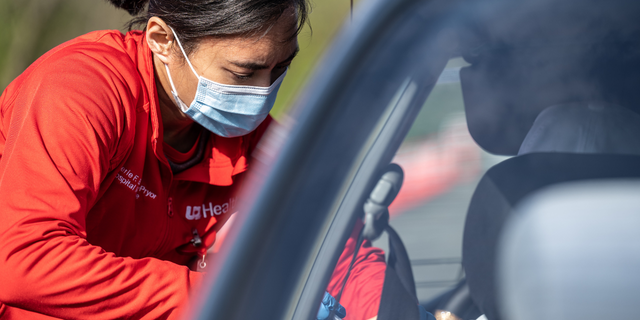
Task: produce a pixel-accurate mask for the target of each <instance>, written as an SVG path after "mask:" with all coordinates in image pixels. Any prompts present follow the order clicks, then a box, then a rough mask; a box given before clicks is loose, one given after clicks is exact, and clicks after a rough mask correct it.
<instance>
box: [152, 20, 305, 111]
mask: <svg viewBox="0 0 640 320" xmlns="http://www.w3.org/2000/svg"><path fill="white" fill-rule="evenodd" d="M296 28H297V17H296V15H295V12H294V10H290V12H285V13H284V14H283V15H282V16H281V17H280V18H279V19H278V21H277V22H276V23H275V25H274V26H273V27H272V28H271V29H269V30H268V32H266V34H265V33H264V32H262V33H259V34H258V35H257V36H254V37H240V36H235V37H225V38H206V39H203V40H201V41H200V42H199V43H198V45H197V47H196V48H195V50H193V52H192V53H191V54H190V56H189V60H190V61H191V63H192V65H193V67H194V68H195V71H196V72H197V73H198V75H199V76H203V77H205V78H207V79H209V80H212V81H215V82H218V83H222V84H229V85H245V86H260V87H268V86H270V85H271V84H272V83H273V82H274V81H275V80H276V79H277V78H278V77H279V76H280V75H282V73H284V71H285V70H286V68H287V67H288V66H289V64H291V61H292V60H293V58H294V57H295V55H296V54H297V52H298V42H297V40H296V38H295V37H294V38H293V39H291V35H292V34H293V33H294V32H295V30H296ZM147 39H148V40H147V41H148V42H149V47H150V48H151V51H152V52H153V53H154V62H155V67H156V68H155V69H156V72H157V75H158V80H159V82H160V84H161V85H162V88H163V89H164V91H165V92H166V93H169V92H170V90H171V86H170V84H169V80H168V77H167V74H166V71H165V68H164V64H167V65H168V66H169V69H170V72H171V78H172V80H173V83H174V85H175V87H176V90H177V91H178V95H179V97H180V99H182V100H183V101H184V103H186V104H187V105H190V104H191V102H192V101H193V99H194V97H195V94H196V89H197V85H198V78H197V77H196V75H195V74H194V73H193V71H192V70H191V68H190V67H189V65H188V64H187V62H186V60H185V59H184V56H183V54H182V51H181V50H180V48H179V47H178V44H177V42H176V41H175V38H174V37H173V32H172V31H171V29H170V28H168V27H167V26H166V24H165V23H164V22H163V21H162V20H161V19H159V18H157V17H154V18H151V19H150V20H149V24H148V28H147Z"/></svg>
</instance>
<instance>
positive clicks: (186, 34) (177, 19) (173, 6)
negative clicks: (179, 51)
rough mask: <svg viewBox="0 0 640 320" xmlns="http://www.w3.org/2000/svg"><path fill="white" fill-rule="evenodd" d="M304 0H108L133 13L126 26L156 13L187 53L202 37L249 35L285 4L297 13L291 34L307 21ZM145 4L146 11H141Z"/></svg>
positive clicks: (265, 25) (268, 24)
mask: <svg viewBox="0 0 640 320" xmlns="http://www.w3.org/2000/svg"><path fill="white" fill-rule="evenodd" d="M307 1H308V0H188V1H185V0H109V2H111V3H112V4H113V5H115V6H116V7H118V8H122V9H125V10H127V11H128V12H129V14H131V15H133V16H136V15H138V16H137V17H136V18H134V19H133V20H131V22H130V23H129V29H132V28H133V27H134V26H136V25H142V24H146V23H147V21H148V20H149V18H151V17H159V18H160V19H162V20H163V21H164V22H166V23H167V24H168V25H169V26H171V28H173V30H174V31H175V32H176V33H177V34H178V37H179V39H180V42H181V43H182V45H183V46H184V49H185V51H186V52H187V54H190V53H191V52H192V51H193V50H194V49H195V47H196V46H197V43H198V40H200V39H202V38H205V37H221V36H230V35H251V34H257V32H259V31H261V30H264V29H265V28H270V27H271V26H272V25H273V24H275V22H276V21H277V20H278V18H280V16H282V14H283V13H284V12H285V11H286V10H287V9H289V8H294V9H295V10H296V11H297V14H298V26H297V29H296V32H295V33H294V34H292V38H293V37H295V36H296V35H297V34H298V33H299V32H300V30H301V29H302V27H303V25H304V23H305V21H307V17H308V13H309V10H310V7H309V4H308V2H307ZM147 3H149V4H148V8H147V12H146V13H142V12H143V11H144V8H145V6H146V5H147Z"/></svg>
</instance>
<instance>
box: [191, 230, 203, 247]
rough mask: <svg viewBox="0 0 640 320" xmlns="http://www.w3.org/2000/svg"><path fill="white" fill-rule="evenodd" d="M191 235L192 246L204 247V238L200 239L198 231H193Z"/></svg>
mask: <svg viewBox="0 0 640 320" xmlns="http://www.w3.org/2000/svg"><path fill="white" fill-rule="evenodd" d="M191 234H193V238H192V239H191V241H190V242H191V244H193V246H194V247H196V248H200V246H202V238H200V235H199V234H198V229H196V228H193V229H192V230H191Z"/></svg>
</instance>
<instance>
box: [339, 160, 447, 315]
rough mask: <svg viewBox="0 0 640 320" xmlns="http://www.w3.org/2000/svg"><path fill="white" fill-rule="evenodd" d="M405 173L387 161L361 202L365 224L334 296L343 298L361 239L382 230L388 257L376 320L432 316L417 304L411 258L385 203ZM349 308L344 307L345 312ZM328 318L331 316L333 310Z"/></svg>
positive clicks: (396, 189)
mask: <svg viewBox="0 0 640 320" xmlns="http://www.w3.org/2000/svg"><path fill="white" fill-rule="evenodd" d="M403 179H404V173H403V171H402V168H400V166H399V165H397V164H395V163H392V164H389V165H388V166H387V167H386V168H385V170H384V171H383V174H382V176H381V177H380V179H379V180H378V183H377V184H376V186H375V187H374V188H373V191H371V195H370V196H369V198H368V199H367V201H366V202H365V205H364V212H365V219H364V227H363V228H362V230H360V235H359V236H358V241H357V242H356V248H355V250H354V252H353V257H352V258H351V263H350V264H349V268H348V269H347V274H346V275H345V278H344V280H343V282H342V287H341V288H340V292H339V293H338V296H337V297H336V300H337V301H338V303H340V299H341V298H342V291H343V290H344V287H345V285H346V283H347V280H348V278H349V275H350V273H351V268H352V267H353V264H354V263H355V261H356V258H357V256H358V251H359V250H360V247H361V246H362V242H363V241H364V240H365V239H366V240H370V241H373V240H375V239H377V238H378V237H380V235H381V234H382V232H383V231H386V232H387V235H388V238H389V258H388V261H387V269H386V271H385V277H384V284H383V288H382V296H381V297H380V308H379V309H378V320H398V319H399V320H405V319H406V320H418V319H420V320H427V319H433V320H435V318H434V317H433V316H432V315H431V314H429V313H428V312H426V310H424V308H420V307H419V305H418V295H417V293H416V286H415V281H414V278H413V271H412V270H411V261H410V260H409V255H408V254H407V250H406V248H405V247H404V244H403V243H402V239H400V236H399V235H398V233H397V232H396V231H395V230H394V229H393V228H392V227H391V226H390V225H389V210H388V207H389V205H390V204H391V202H393V200H394V199H395V197H396V196H397V195H398V192H399V191H400V187H401V186H402V181H403ZM348 314H349V310H347V316H348ZM328 319H333V314H331V315H330V317H329V318H328Z"/></svg>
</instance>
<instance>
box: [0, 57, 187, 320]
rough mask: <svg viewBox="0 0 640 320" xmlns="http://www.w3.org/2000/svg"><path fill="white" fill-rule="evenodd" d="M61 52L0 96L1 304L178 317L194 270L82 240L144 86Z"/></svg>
mask: <svg viewBox="0 0 640 320" xmlns="http://www.w3.org/2000/svg"><path fill="white" fill-rule="evenodd" d="M65 54H66V55H68V56H69V57H65V58H62V59H60V61H56V63H52V64H49V65H46V66H41V67H39V68H37V69H35V70H31V73H30V74H28V75H27V76H23V78H22V79H20V81H17V83H20V85H19V88H18V87H15V88H14V87H12V88H11V89H10V90H7V92H5V95H7V97H3V99H2V100H1V101H3V105H2V106H0V107H2V111H3V114H2V116H3V119H2V120H3V121H2V122H3V128H2V129H3V132H2V133H3V136H4V137H6V141H4V142H5V144H4V150H3V151H2V158H1V160H0V208H2V211H0V243H2V246H0V274H2V285H1V286H0V301H2V302H3V303H5V304H7V305H10V306H13V307H17V308H21V309H26V310H32V311H35V312H39V313H42V314H46V315H51V316H55V317H60V318H65V319H91V318H101V319H107V318H108V319H115V318H149V319H157V318H168V317H175V316H176V313H177V312H176V310H177V309H178V308H179V307H180V306H181V305H182V304H183V303H184V302H185V301H184V300H185V299H186V297H187V294H188V290H189V288H190V285H191V283H194V282H195V281H198V279H199V276H198V275H194V273H192V272H190V271H189V270H188V269H187V268H186V267H184V266H178V265H176V264H173V263H170V262H166V261H160V260H157V259H152V258H145V259H132V258H127V257H116V256H115V254H113V253H109V252H105V251H104V250H103V249H102V248H100V247H97V246H93V245H91V244H90V243H88V242H87V240H86V228H85V221H86V217H87V213H88V211H89V210H90V209H91V207H92V205H93V204H94V203H95V202H96V200H97V199H98V198H99V195H100V191H101V186H102V183H103V181H104V179H105V177H106V175H107V173H108V172H109V171H110V170H111V169H112V168H110V166H111V163H110V162H111V159H112V158H113V157H114V156H115V155H116V150H117V149H118V147H119V143H121V142H122V141H121V138H122V137H121V135H122V133H123V132H125V131H126V129H127V126H128V125H131V122H132V121H133V120H132V119H131V118H132V117H134V116H135V114H134V115H131V113H134V112H135V110H136V105H135V104H136V103H137V102H136V101H137V98H136V95H139V94H140V92H136V91H135V90H136V88H132V89H129V88H128V83H127V79H125V78H124V77H126V75H125V76H120V75H114V74H110V73H109V69H108V68H107V67H106V66H104V65H101V64H99V63H93V62H91V61H88V60H89V59H90V58H87V57H85V56H81V54H75V55H74V54H70V53H68V52H67V53H65ZM138 90H140V89H138ZM128 110H132V111H128ZM122 143H123V142H122ZM120 147H121V146H120Z"/></svg>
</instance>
